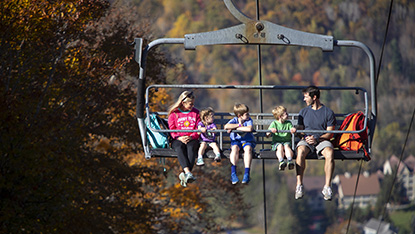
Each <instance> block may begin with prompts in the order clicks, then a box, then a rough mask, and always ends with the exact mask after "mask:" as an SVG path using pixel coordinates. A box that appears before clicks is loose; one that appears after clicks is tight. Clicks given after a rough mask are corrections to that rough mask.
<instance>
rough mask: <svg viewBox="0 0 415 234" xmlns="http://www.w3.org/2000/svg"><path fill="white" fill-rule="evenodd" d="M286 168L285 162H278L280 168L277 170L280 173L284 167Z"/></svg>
mask: <svg viewBox="0 0 415 234" xmlns="http://www.w3.org/2000/svg"><path fill="white" fill-rule="evenodd" d="M286 166H287V163H286V162H285V161H281V162H280V166H279V167H278V169H279V170H280V171H283V170H285V167H286Z"/></svg>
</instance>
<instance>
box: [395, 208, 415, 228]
mask: <svg viewBox="0 0 415 234" xmlns="http://www.w3.org/2000/svg"><path fill="white" fill-rule="evenodd" d="M414 215H415V214H414V211H395V212H392V213H391V214H390V218H391V219H392V221H393V224H394V225H395V226H396V227H398V228H399V233H410V230H411V220H412V217H413V216H414ZM402 229H403V230H402Z"/></svg>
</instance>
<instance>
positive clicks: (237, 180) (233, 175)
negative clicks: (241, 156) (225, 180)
mask: <svg viewBox="0 0 415 234" xmlns="http://www.w3.org/2000/svg"><path fill="white" fill-rule="evenodd" d="M231 181H232V184H236V183H238V182H239V178H238V176H237V175H236V173H232V174H231Z"/></svg>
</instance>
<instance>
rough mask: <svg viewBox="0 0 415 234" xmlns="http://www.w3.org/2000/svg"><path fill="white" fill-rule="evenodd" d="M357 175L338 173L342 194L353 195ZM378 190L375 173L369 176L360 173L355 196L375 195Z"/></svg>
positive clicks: (377, 179)
mask: <svg viewBox="0 0 415 234" xmlns="http://www.w3.org/2000/svg"><path fill="white" fill-rule="evenodd" d="M356 181H357V175H352V176H345V175H339V189H340V187H341V189H342V190H343V194H344V196H353V195H354V190H355V186H356ZM379 192H380V183H379V178H378V176H377V175H376V174H371V175H369V176H364V175H360V177H359V182H358V186H357V191H356V196H364V195H376V194H378V193H379Z"/></svg>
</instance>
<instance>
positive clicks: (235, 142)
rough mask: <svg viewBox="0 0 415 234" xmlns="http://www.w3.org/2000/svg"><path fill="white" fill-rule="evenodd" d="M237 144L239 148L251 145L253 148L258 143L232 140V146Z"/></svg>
mask: <svg viewBox="0 0 415 234" xmlns="http://www.w3.org/2000/svg"><path fill="white" fill-rule="evenodd" d="M234 145H237V146H238V147H239V149H243V148H245V146H248V145H249V146H251V148H252V149H254V148H255V146H256V144H255V142H252V141H231V148H232V146H234Z"/></svg>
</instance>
